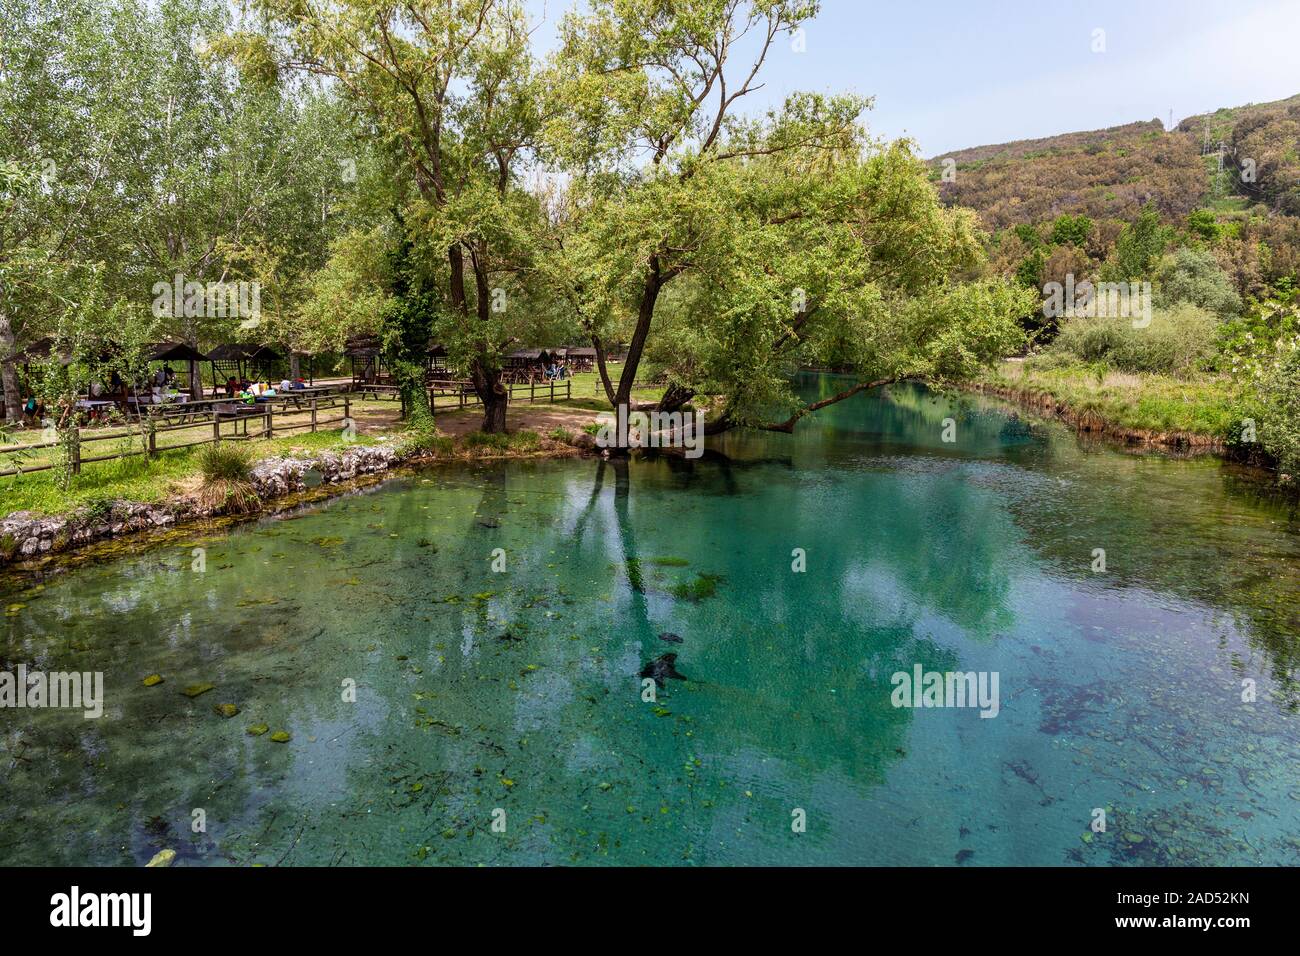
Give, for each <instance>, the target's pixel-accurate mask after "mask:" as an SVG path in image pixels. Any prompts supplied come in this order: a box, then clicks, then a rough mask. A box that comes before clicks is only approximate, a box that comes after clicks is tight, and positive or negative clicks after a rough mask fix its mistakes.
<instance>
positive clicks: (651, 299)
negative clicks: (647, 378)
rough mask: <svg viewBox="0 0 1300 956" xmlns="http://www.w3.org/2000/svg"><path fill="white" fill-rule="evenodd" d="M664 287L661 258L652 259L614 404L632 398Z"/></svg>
mask: <svg viewBox="0 0 1300 956" xmlns="http://www.w3.org/2000/svg"><path fill="white" fill-rule="evenodd" d="M662 288H663V279H662V278H661V277H660V275H659V260H658V259H657V258H655V259H651V260H650V274H649V275H648V276H646V280H645V288H644V289H642V291H641V302H640V304H639V305H638V307H637V314H636V329H635V330H634V331H633V332H632V342H631V344H629V345H628V347H627V361H626V362H624V363H623V374H621V375H620V376H619V377H618V391H617V392H616V393H615V395H614V406H615V408H617V407H618V406H619V405H626V404H627V403H628V402H629V401H630V400H631V398H632V383H633V382H635V381H636V373H637V369H638V368H639V367H640V365H641V351H642V350H643V349H644V348H645V340H646V336H648V335H649V334H650V322H651V320H652V319H653V318H654V315H655V302H656V301H658V299H659V290H660V289H662Z"/></svg>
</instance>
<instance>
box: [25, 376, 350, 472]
mask: <svg viewBox="0 0 1300 956" xmlns="http://www.w3.org/2000/svg"><path fill="white" fill-rule="evenodd" d="M351 404H352V401H351V398H350V397H349V396H348V395H347V394H342V395H329V396H320V397H313V398H311V399H310V400H309V402H303V403H299V404H294V403H293V402H291V401H284V402H274V403H270V402H268V403H265V404H261V405H244V404H240V403H238V402H233V401H231V402H224V403H217V404H212V405H211V406H210V409H209V410H208V411H204V412H199V413H190V414H189V415H187V416H186V417H187V418H188V419H189V420H188V421H184V422H177V423H168V418H169V417H175V414H174V412H173V414H172V415H171V416H168V415H166V414H165V413H163V414H160V415H158V416H157V417H156V418H155V419H154V420H153V421H150V422H148V423H145V424H142V425H141V426H140V427H137V428H133V429H130V430H122V431H113V432H109V433H105V434H99V433H95V432H93V431H92V432H86V431H83V430H80V429H78V432H79V433H78V436H77V441H76V442H75V443H73V445H72V448H73V458H72V471H73V473H74V474H76V473H78V472H80V471H81V466H82V465H85V464H90V463H91V462H96V461H112V460H113V459H116V458H130V457H134V456H136V455H147V456H148V457H150V458H152V457H154V456H155V455H157V454H158V453H159V452H160V451H172V450H174V449H178V448H192V447H194V446H195V445H210V444H212V443H213V442H219V441H248V440H250V439H253V438H271V437H273V436H274V435H275V433H276V432H287V431H293V430H295V429H298V428H308V429H310V430H311V431H316V430H317V429H318V428H321V427H324V426H326V425H334V424H339V423H344V422H347V421H348V420H350V419H351V417H352V408H351ZM335 408H342V409H343V414H342V415H340V416H337V417H330V418H321V417H320V413H321V412H326V411H330V410H332V409H335ZM304 413H309V414H310V418H309V419H308V420H306V421H298V422H283V421H282V422H281V424H279V425H276V423H275V422H276V419H277V418H279V419H282V420H283V419H285V418H288V417H289V416H297V415H302V414H304ZM158 421H162V422H163V424H158ZM250 421H253V422H257V423H258V424H259V426H260V427H259V428H258V429H257V430H250V429H249V427H248V425H249V422H250ZM205 424H211V426H212V433H211V435H208V434H206V432H205V433H204V437H203V438H200V439H197V440H194V441H184V442H178V443H177V444H174V445H162V446H159V444H158V435H159V434H166V433H168V432H174V431H197V430H198V429H200V428H201V427H202V426H203V425H205ZM223 426H229V431H228V432H227V433H224V434H223V432H222V427H223ZM123 440H135V441H136V443H137V447H136V448H134V449H132V450H129V451H127V450H119V451H117V452H116V453H114V454H111V455H93V456H87V455H85V454H84V450H85V448H86V446H88V445H94V444H98V443H102V442H109V441H116V442H121V441H123ZM58 446H59V442H57V441H41V442H32V443H30V444H26V445H0V455H13V454H21V453H23V452H30V451H37V450H40V449H43V448H57V447H58ZM146 449H147V450H146ZM58 465H59V462H57V461H47V462H36V463H33V464H31V465H26V466H18V467H13V468H6V469H3V470H0V477H6V476H9V475H21V474H26V473H27V472H32V471H46V470H48V469H50V468H56V467H58Z"/></svg>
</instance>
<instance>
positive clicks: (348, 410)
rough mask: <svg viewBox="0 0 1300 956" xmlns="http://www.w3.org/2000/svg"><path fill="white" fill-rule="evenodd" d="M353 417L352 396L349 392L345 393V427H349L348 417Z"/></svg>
mask: <svg viewBox="0 0 1300 956" xmlns="http://www.w3.org/2000/svg"><path fill="white" fill-rule="evenodd" d="M351 417H352V398H351V396H350V395H348V393H347V392H344V393H343V419H344V421H343V427H344V428H347V425H348V423H347V419H349V418H351Z"/></svg>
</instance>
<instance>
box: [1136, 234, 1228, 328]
mask: <svg viewBox="0 0 1300 956" xmlns="http://www.w3.org/2000/svg"><path fill="white" fill-rule="evenodd" d="M1156 285H1157V295H1158V296H1159V299H1160V303H1161V304H1162V305H1173V304H1175V303H1178V302H1190V303H1192V304H1193V305H1199V306H1200V307H1201V308H1203V309H1205V310H1206V311H1209V312H1213V313H1214V314H1215V315H1217V316H1218V317H1219V318H1221V319H1226V318H1230V317H1231V316H1234V315H1236V314H1237V313H1238V312H1240V311H1241V296H1239V295H1237V290H1236V288H1235V287H1234V286H1233V284H1232V280H1231V279H1229V278H1228V274H1227V273H1226V272H1224V271H1223V269H1221V268H1220V267H1219V262H1218V260H1217V259H1215V258H1214V256H1213V255H1211V254H1210V253H1209V252H1206V251H1205V250H1203V249H1188V248H1185V247H1184V248H1182V249H1179V250H1178V251H1177V252H1175V253H1174V254H1173V255H1172V256H1169V257H1167V258H1166V259H1165V260H1164V261H1163V262H1162V263H1161V266H1160V270H1159V272H1158V273H1157V275H1156Z"/></svg>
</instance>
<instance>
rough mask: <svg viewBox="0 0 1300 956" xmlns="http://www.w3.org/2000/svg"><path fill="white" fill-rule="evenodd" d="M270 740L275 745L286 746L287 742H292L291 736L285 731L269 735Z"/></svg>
mask: <svg viewBox="0 0 1300 956" xmlns="http://www.w3.org/2000/svg"><path fill="white" fill-rule="evenodd" d="M271 739H272V740H274V741H275V742H276V743H277V744H287V743H288V742H289V741H291V740H293V734H291V733H289V731H287V730H277V731H276V732H275V733H273V734H272V735H271Z"/></svg>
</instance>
